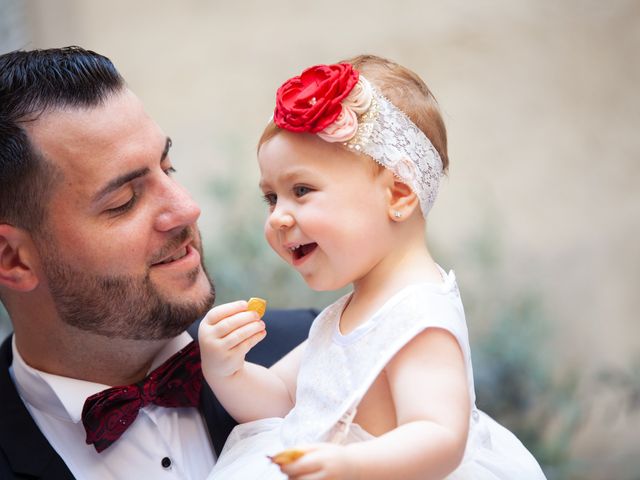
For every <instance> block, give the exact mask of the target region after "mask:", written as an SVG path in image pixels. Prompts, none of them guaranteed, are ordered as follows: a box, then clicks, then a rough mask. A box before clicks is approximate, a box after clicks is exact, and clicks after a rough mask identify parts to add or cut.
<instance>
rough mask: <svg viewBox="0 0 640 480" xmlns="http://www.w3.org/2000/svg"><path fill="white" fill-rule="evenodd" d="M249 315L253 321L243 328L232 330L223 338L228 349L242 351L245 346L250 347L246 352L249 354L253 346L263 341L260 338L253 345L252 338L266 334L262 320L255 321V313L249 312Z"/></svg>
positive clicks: (245, 324)
mask: <svg viewBox="0 0 640 480" xmlns="http://www.w3.org/2000/svg"><path fill="white" fill-rule="evenodd" d="M249 314H250V315H251V316H252V318H253V319H252V320H249V321H248V322H246V323H243V324H242V325H241V326H239V327H238V328H236V329H234V330H232V331H231V332H229V333H228V334H227V335H226V336H224V337H223V338H221V340H222V342H223V343H224V345H225V347H226V348H227V349H229V350H242V348H243V346H244V345H250V346H249V348H247V350H246V352H248V351H249V349H250V348H251V347H253V345H255V344H256V343H258V342H259V341H260V340H262V338H260V339H258V340H255V343H253V344H251V343H252V342H253V340H252V337H254V336H255V335H262V334H263V333H266V332H265V324H264V322H263V321H262V320H255V316H256V314H255V313H253V314H251V312H249ZM238 316H239V315H238ZM246 352H244V353H246Z"/></svg>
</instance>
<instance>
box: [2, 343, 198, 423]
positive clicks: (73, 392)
mask: <svg viewBox="0 0 640 480" xmlns="http://www.w3.org/2000/svg"><path fill="white" fill-rule="evenodd" d="M192 340H193V339H192V338H191V335H189V334H188V333H187V332H182V333H181V334H180V335H178V336H177V337H174V338H172V339H171V340H169V342H167V344H166V345H165V346H164V347H162V350H160V352H159V353H158V355H156V357H155V358H154V360H153V362H152V364H151V367H150V368H149V371H151V370H154V369H156V368H157V367H159V366H160V365H161V364H162V363H163V362H164V361H165V360H167V359H168V358H169V357H171V356H172V355H173V354H174V353H176V352H177V351H179V350H180V349H181V348H183V347H185V346H186V345H187V344H189V342H191V341H192ZM11 347H12V350H13V363H12V365H11V368H12V370H13V378H14V382H15V384H16V387H17V389H18V392H19V393H20V396H21V397H22V398H23V400H25V401H26V402H27V403H29V404H30V405H31V406H33V407H35V408H37V409H38V410H41V411H43V412H45V413H47V414H49V415H52V416H54V417H57V418H60V419H62V420H68V421H72V422H73V423H78V422H79V421H80V420H81V418H82V409H83V407H84V401H85V399H86V398H87V397H89V396H91V395H93V394H95V393H98V392H101V391H102V390H105V389H107V388H110V385H103V384H100V383H94V382H88V381H86V380H78V379H75V378H69V377H62V376H60V375H53V374H51V373H46V372H43V371H41V370H37V369H35V368H33V367H31V366H29V365H27V364H26V363H25V361H24V360H23V359H22V357H21V356H20V353H19V352H18V349H17V347H16V339H15V335H14V337H13V339H12V342H11Z"/></svg>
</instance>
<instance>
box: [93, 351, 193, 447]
mask: <svg viewBox="0 0 640 480" xmlns="http://www.w3.org/2000/svg"><path fill="white" fill-rule="evenodd" d="M202 381H203V378H202V370H201V368H200V348H199V347H198V344H197V343H196V342H195V341H194V342H191V343H190V344H189V345H187V346H186V347H184V348H183V349H182V350H180V351H179V352H177V353H176V354H174V355H173V356H172V357H171V358H169V359H168V360H167V361H166V362H165V363H163V364H162V365H160V366H159V367H158V368H156V369H155V370H154V371H152V372H151V373H150V374H149V375H148V376H147V377H146V378H145V379H144V380H142V381H140V382H138V383H135V384H133V385H125V386H119V387H112V388H108V389H106V390H103V391H102V392H99V393H96V394H95V395H92V396H90V397H89V398H87V400H86V401H85V403H84V408H83V409H82V423H83V424H84V428H85V430H86V432H87V444H89V445H91V444H93V446H94V448H95V449H96V451H97V452H102V451H103V450H104V449H106V448H107V447H109V446H110V445H111V444H112V443H113V442H115V441H116V440H117V439H118V438H120V436H121V435H122V434H123V433H124V432H125V431H126V429H127V428H129V426H130V425H131V424H132V423H133V422H134V420H135V419H136V417H137V416H138V412H139V411H140V409H141V408H143V407H145V406H147V405H150V404H154V405H159V406H162V407H197V406H198V405H199V404H200V391H201V390H202Z"/></svg>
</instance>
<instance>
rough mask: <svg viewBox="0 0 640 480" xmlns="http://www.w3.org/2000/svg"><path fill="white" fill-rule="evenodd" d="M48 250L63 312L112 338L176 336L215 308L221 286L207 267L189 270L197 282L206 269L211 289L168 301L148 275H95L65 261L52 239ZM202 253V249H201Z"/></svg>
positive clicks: (63, 315)
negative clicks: (186, 298)
mask: <svg viewBox="0 0 640 480" xmlns="http://www.w3.org/2000/svg"><path fill="white" fill-rule="evenodd" d="M46 250H47V252H43V253H44V255H43V263H44V270H45V274H46V276H47V280H48V283H49V289H50V291H51V295H52V297H53V300H54V302H55V305H56V309H57V311H58V315H59V316H60V318H61V319H62V321H64V322H65V323H67V324H68V325H72V326H74V327H77V328H79V329H82V330H86V331H89V332H92V333H95V334H97V335H103V336H106V337H110V338H122V339H130V340H160V339H167V338H173V337H175V336H176V335H178V334H180V333H182V332H183V331H185V330H186V329H187V328H188V327H189V326H190V325H191V324H192V323H193V322H194V321H196V320H197V319H198V318H201V317H203V316H204V315H205V314H206V312H207V311H208V310H209V309H210V308H211V307H212V306H213V302H214V300H215V288H214V286H213V282H212V281H211V279H210V278H209V275H208V273H207V271H206V269H205V267H204V261H202V262H201V265H200V266H199V267H197V268H195V269H194V270H193V271H192V272H190V273H189V277H190V279H191V280H193V281H194V282H195V281H196V278H197V277H198V275H199V273H200V269H202V271H203V272H204V274H205V276H206V277H207V280H208V282H209V285H210V286H211V288H210V289H209V291H208V292H207V293H206V294H205V295H203V296H202V298H200V299H198V300H195V301H192V302H190V303H180V302H178V301H173V302H172V301H170V300H167V299H164V298H163V297H162V295H161V294H160V292H158V290H157V288H156V287H155V286H154V285H153V283H152V282H151V279H150V276H149V271H147V273H146V274H145V275H144V276H133V275H120V276H108V275H104V276H102V275H91V274H87V273H85V272H83V271H80V270H76V269H74V268H73V267H72V265H70V264H68V263H66V262H64V261H63V260H60V257H59V255H58V254H57V248H55V247H53V246H52V244H51V243H49V245H48V246H47V248H46ZM198 251H199V252H200V254H201V258H203V257H202V252H201V249H198Z"/></svg>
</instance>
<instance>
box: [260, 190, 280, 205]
mask: <svg viewBox="0 0 640 480" xmlns="http://www.w3.org/2000/svg"><path fill="white" fill-rule="evenodd" d="M262 198H263V199H264V201H265V202H266V203H267V205H269V206H270V207H273V206H274V205H275V204H276V202H277V201H278V196H277V195H276V194H275V193H265V194H264V195H263V196H262Z"/></svg>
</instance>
